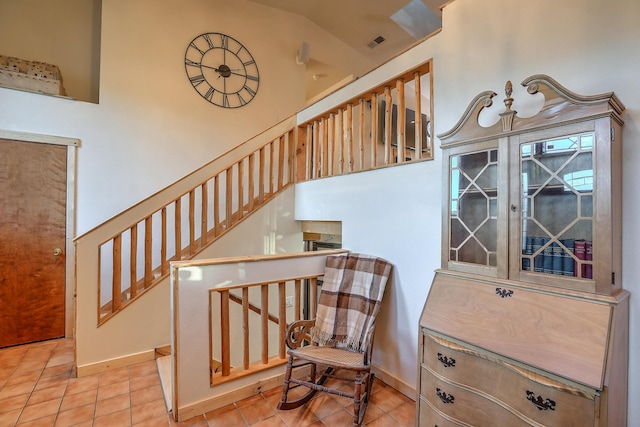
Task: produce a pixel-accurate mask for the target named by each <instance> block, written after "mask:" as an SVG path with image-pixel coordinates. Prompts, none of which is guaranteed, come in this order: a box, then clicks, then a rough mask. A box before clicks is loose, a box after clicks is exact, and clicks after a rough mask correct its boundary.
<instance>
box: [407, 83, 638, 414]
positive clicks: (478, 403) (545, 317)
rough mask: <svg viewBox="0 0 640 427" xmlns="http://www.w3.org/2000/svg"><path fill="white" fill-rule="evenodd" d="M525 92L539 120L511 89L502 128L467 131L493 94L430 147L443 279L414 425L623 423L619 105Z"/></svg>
mask: <svg viewBox="0 0 640 427" xmlns="http://www.w3.org/2000/svg"><path fill="white" fill-rule="evenodd" d="M522 84H523V85H524V86H526V87H527V91H528V93H530V94H532V95H536V94H542V96H544V105H543V106H542V108H541V110H540V111H539V112H538V114H536V115H534V116H532V117H527V118H520V117H519V116H518V115H517V113H516V112H515V111H513V110H512V109H511V106H512V103H513V99H512V98H511V86H510V83H507V87H506V93H507V98H506V99H505V105H506V107H507V108H506V111H505V112H503V113H502V114H500V119H499V121H498V123H496V124H495V125H493V126H489V127H481V126H480V125H478V123H477V118H478V116H479V114H480V112H481V110H482V109H483V108H485V107H487V106H489V105H491V99H492V98H493V97H494V96H495V95H496V94H495V93H493V92H483V93H482V94H480V95H478V96H477V97H476V98H475V99H474V100H473V101H472V102H471V104H470V105H469V107H468V108H467V110H466V112H465V113H464V114H463V117H462V118H461V119H460V121H459V122H458V124H456V126H454V128H453V129H452V130H451V131H449V132H447V133H445V134H442V135H439V137H440V139H441V141H442V149H443V158H444V162H445V167H444V168H443V171H444V174H445V176H444V178H445V179H444V182H445V183H446V184H445V188H444V202H445V203H444V208H443V242H442V244H443V251H442V267H443V269H442V270H438V271H437V272H436V275H435V278H434V281H433V283H432V286H431V290H430V292H429V296H428V298H427V301H426V303H425V307H424V310H423V313H422V316H421V319H420V342H419V367H418V371H419V372H418V374H419V393H418V402H419V403H418V425H419V426H439V427H442V426H447V425H455V426H467V425H473V426H496V425H508V426H519V425H523V426H594V427H595V426H598V427H602V426H625V425H626V413H627V362H628V311H629V308H628V307H629V305H628V300H629V294H628V293H627V292H626V291H624V290H622V286H621V283H622V281H621V236H622V232H621V229H620V224H621V221H620V218H621V185H622V181H621V173H620V169H621V168H620V163H621V136H622V131H621V129H622V124H623V123H622V120H621V119H620V117H619V116H620V114H621V113H622V112H623V110H624V107H623V106H622V104H621V103H620V102H619V101H618V100H617V98H616V97H615V95H614V94H613V93H608V94H603V95H596V96H580V95H577V94H574V93H572V92H570V91H569V90H567V89H566V88H564V87H562V86H560V85H559V84H558V83H557V82H555V81H554V80H553V79H551V78H549V77H547V76H542V75H537V76H533V77H530V78H528V79H526V80H525V81H524V82H523V83H522ZM536 96H539V95H536ZM470 119H473V120H470ZM587 249H588V251H587ZM587 252H588V253H587Z"/></svg>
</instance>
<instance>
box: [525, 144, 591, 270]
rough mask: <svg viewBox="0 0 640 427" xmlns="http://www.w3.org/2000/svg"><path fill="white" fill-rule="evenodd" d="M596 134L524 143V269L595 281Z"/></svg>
mask: <svg viewBox="0 0 640 427" xmlns="http://www.w3.org/2000/svg"><path fill="white" fill-rule="evenodd" d="M593 147H594V135H593V133H586V134H577V135H570V136H566V137H562V138H557V139H550V140H545V141H536V142H531V143H526V144H521V145H520V159H521V161H520V167H521V185H522V187H521V211H522V242H521V245H522V257H521V259H522V270H524V271H533V272H537V273H543V274H556V275H564V276H570V277H578V278H585V279H590V278H592V275H593V271H592V265H591V259H592V258H591V257H592V233H593V218H592V216H593V190H594V188H593V187H594V180H593Z"/></svg>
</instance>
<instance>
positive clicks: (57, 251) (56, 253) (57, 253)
mask: <svg viewBox="0 0 640 427" xmlns="http://www.w3.org/2000/svg"><path fill="white" fill-rule="evenodd" d="M60 255H62V249H60V248H53V256H60Z"/></svg>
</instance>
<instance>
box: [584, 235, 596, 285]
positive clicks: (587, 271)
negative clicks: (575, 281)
mask: <svg viewBox="0 0 640 427" xmlns="http://www.w3.org/2000/svg"><path fill="white" fill-rule="evenodd" d="M584 260H585V261H592V260H593V245H592V243H591V241H589V240H587V241H586V242H585V252H584ZM583 268H584V273H583V274H582V276H583V277H584V278H585V279H593V265H592V264H585V265H584V266H583Z"/></svg>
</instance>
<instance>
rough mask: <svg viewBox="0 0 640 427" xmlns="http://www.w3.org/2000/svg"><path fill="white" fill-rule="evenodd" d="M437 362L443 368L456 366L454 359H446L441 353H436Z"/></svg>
mask: <svg viewBox="0 0 640 427" xmlns="http://www.w3.org/2000/svg"><path fill="white" fill-rule="evenodd" d="M438 360H439V361H440V363H442V364H443V365H444V367H445V368H448V367H450V366H456V359H454V358H453V357H447V356H445V355H444V354H442V353H438Z"/></svg>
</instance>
